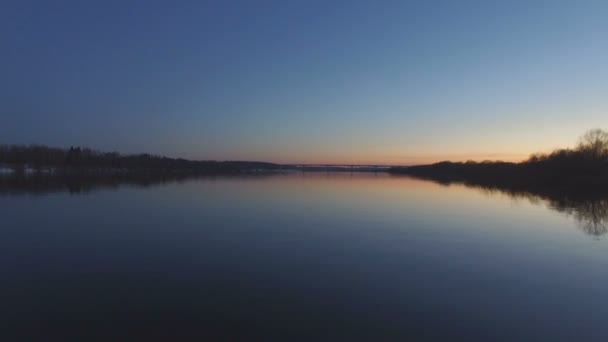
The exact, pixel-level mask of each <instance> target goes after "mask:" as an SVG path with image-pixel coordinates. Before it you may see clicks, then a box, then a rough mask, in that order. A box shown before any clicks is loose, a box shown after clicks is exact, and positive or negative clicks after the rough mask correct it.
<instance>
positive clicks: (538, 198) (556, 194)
mask: <svg viewBox="0 0 608 342" xmlns="http://www.w3.org/2000/svg"><path fill="white" fill-rule="evenodd" d="M424 179H425V180H430V181H433V182H435V183H437V184H441V185H443V186H450V185H452V184H462V185H464V186H466V187H468V188H474V189H477V190H479V191H481V192H483V193H486V194H488V195H496V194H504V195H506V196H508V197H509V198H511V199H512V200H515V201H517V200H521V199H525V200H527V201H529V202H530V203H533V204H537V205H545V206H546V207H547V208H550V209H552V210H555V211H558V212H560V213H563V214H566V215H568V216H572V217H574V219H575V220H576V222H577V224H578V227H579V228H580V229H581V230H582V231H583V232H585V233H586V234H589V235H591V236H594V237H598V238H599V237H600V236H602V235H604V234H606V233H607V232H608V192H607V191H606V190H605V189H602V188H601V187H600V188H595V189H582V188H576V187H561V188H556V187H551V188H547V187H528V188H525V187H522V186H514V185H512V184H509V185H505V184H496V183H489V182H487V181H484V182H474V181H466V182H463V181H449V180H445V179H434V178H429V177H424Z"/></svg>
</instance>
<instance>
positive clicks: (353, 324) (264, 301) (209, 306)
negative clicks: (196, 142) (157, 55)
mask: <svg viewBox="0 0 608 342" xmlns="http://www.w3.org/2000/svg"><path fill="white" fill-rule="evenodd" d="M59 190H61V189H56V188H53V187H49V190H48V191H42V193H40V192H37V191H31V189H22V190H19V188H12V189H10V190H7V191H4V192H2V193H1V194H0V214H1V217H2V224H1V230H0V234H1V235H0V236H1V239H0V271H1V272H2V273H1V274H2V278H1V279H2V280H1V282H0V290H1V292H0V293H1V296H2V298H1V299H2V301H1V302H2V306H0V328H1V329H0V332H1V333H2V334H5V335H6V336H7V337H8V336H9V335H10V336H11V339H7V338H2V340H11V341H21V340H23V341H30V340H35V338H37V339H39V340H44V341H51V340H53V341H55V340H60V341H65V340H70V339H74V340H82V341H85V340H90V339H91V337H93V336H96V337H101V338H102V339H104V340H108V341H109V340H116V339H119V338H131V339H135V338H136V337H148V338H149V339H148V340H151V339H164V340H167V341H170V340H183V339H187V338H190V337H192V338H193V339H196V340H212V341H216V340H217V341H224V340H226V341H232V340H237V341H241V340H245V341H252V340H256V341H257V340H285V341H352V340H367V341H402V340H405V339H407V338H411V339H413V340H421V341H422V340H444V341H446V340H452V341H453V340H478V341H488V340H504V341H539V340H547V341H572V340H581V341H582V340H585V341H605V340H606V338H608V324H606V320H607V319H608V241H607V239H606V237H604V235H603V233H604V232H605V223H606V220H607V218H606V217H607V216H608V210H607V209H606V208H608V205H607V204H605V202H602V201H595V202H589V203H583V204H580V205H575V204H576V203H575V204H572V205H570V204H568V203H569V202H563V201H562V202H559V203H557V204H556V202H551V201H548V200H544V199H539V198H535V197H530V198H525V197H517V198H512V197H509V196H507V195H505V194H501V193H499V192H488V191H483V190H479V189H472V188H467V187H464V186H459V185H452V186H443V185H439V184H436V183H433V182H429V181H422V180H416V179H412V178H406V177H394V176H388V175H381V174H378V175H374V174H355V175H352V176H351V175H349V174H329V175H327V174H324V173H320V174H292V175H276V176H268V177H261V176H260V177H243V178H234V177H233V178H221V177H220V178H213V179H197V180H191V181H182V182H175V183H173V182H168V183H165V184H159V185H154V186H148V187H142V186H133V185H126V186H116V185H114V186H113V187H112V188H105V187H98V188H95V190H94V191H89V192H81V193H74V192H72V193H71V192H69V191H59ZM560 203H561V204H560ZM564 203H565V204H564Z"/></svg>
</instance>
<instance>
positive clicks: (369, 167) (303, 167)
mask: <svg viewBox="0 0 608 342" xmlns="http://www.w3.org/2000/svg"><path fill="white" fill-rule="evenodd" d="M284 167H285V168H288V169H292V170H299V171H302V172H385V171H387V170H388V169H389V168H391V167H393V165H381V164H290V165H284Z"/></svg>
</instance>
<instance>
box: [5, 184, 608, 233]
mask: <svg viewBox="0 0 608 342" xmlns="http://www.w3.org/2000/svg"><path fill="white" fill-rule="evenodd" d="M273 175H276V174H274V173H257V174H247V175H236V176H235V175H232V176H197V175H191V174H182V175H180V174H158V173H150V174H142V173H122V174H110V175H108V174H95V173H83V174H74V175H65V174H63V175H62V174H46V173H32V174H21V175H18V174H0V196H2V195H11V196H13V195H15V196H16V195H22V194H30V195H44V194H50V193H57V192H67V193H70V194H86V193H89V192H92V191H96V190H101V189H118V188H120V187H139V188H145V187H150V186H158V185H163V184H170V183H181V182H185V181H188V180H193V179H197V178H217V177H222V178H224V177H232V178H234V177H238V178H243V177H254V178H260V177H270V176H273ZM392 177H397V178H399V177H410V176H392ZM424 179H425V180H429V181H432V182H434V183H437V184H440V185H443V186H450V185H452V184H462V185H464V186H466V187H468V188H474V189H476V190H478V191H481V192H483V193H486V194H488V195H492V196H495V195H498V194H503V195H506V196H508V197H509V198H511V199H512V200H521V199H525V200H527V201H529V202H530V203H533V204H537V205H544V206H546V207H547V208H549V209H552V210H555V211H557V212H560V213H563V214H566V215H568V216H572V217H573V218H574V219H575V220H576V221H577V223H578V227H579V228H580V229H581V230H582V231H583V232H585V233H586V234H589V235H591V236H594V237H600V236H602V235H604V234H606V233H607V232H608V192H607V191H604V190H603V189H601V188H598V189H594V190H591V191H590V190H588V189H586V190H584V191H583V190H581V189H576V188H559V189H557V188H543V187H538V188H523V187H514V186H505V185H503V184H491V183H487V182H484V183H481V182H480V183H475V182H460V181H450V180H445V179H432V178H424ZM371 186H373V182H372V184H371Z"/></svg>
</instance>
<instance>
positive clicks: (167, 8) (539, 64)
mask: <svg viewBox="0 0 608 342" xmlns="http://www.w3.org/2000/svg"><path fill="white" fill-rule="evenodd" d="M0 47H1V50H0V51H1V53H0V75H1V77H0V143H26V144H29V143H42V144H47V145H52V146H70V145H82V146H88V147H92V148H95V149H100V150H117V151H120V152H125V153H135V152H151V153H156V154H164V155H169V156H181V157H187V158H195V159H249V160H254V159H255V160H267V161H275V162H310V163H317V162H318V163H343V162H344V163H383V164H412V163H422V162H429V161H437V160H441V159H454V160H465V159H475V160H483V159H502V160H519V159H522V158H524V157H526V156H527V155H528V154H530V153H532V152H537V151H541V152H542V151H548V150H551V149H552V148H555V147H567V146H572V145H573V144H574V143H575V142H576V139H577V137H578V136H580V135H581V134H582V133H584V131H586V130H587V129H590V128H596V127H600V128H608V1H574V0H573V1H536V2H535V1H501V2H493V1H417V2H413V1H412V2H408V1H354V0H352V1H333V2H332V1H311V0H307V1H287V0H282V1H259V0H256V1H227V0H226V1H151V0H145V1H126V0H121V1H107V0H105V1H60V0H55V1H27V0H3V1H2V2H0Z"/></svg>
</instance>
